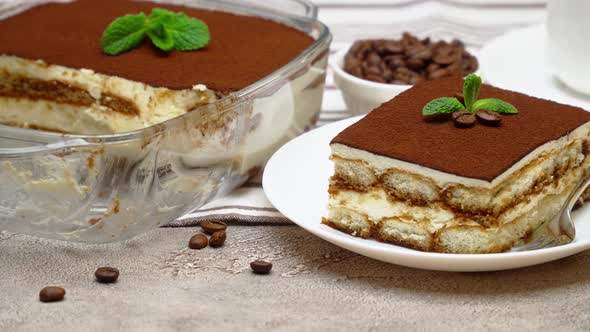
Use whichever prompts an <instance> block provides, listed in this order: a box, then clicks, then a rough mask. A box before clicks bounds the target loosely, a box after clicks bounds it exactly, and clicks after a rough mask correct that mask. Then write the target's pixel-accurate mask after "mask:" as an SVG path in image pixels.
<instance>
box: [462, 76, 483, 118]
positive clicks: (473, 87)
mask: <svg viewBox="0 0 590 332" xmlns="http://www.w3.org/2000/svg"><path fill="white" fill-rule="evenodd" d="M480 89H481V77H479V76H477V75H475V74H469V75H467V77H465V83H463V98H464V100H465V108H466V109H467V110H470V109H471V108H472V107H473V103H475V101H476V100H477V97H478V96H479V90H480Z"/></svg>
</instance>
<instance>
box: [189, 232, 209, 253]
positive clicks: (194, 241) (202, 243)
mask: <svg viewBox="0 0 590 332" xmlns="http://www.w3.org/2000/svg"><path fill="white" fill-rule="evenodd" d="M208 244H209V239H207V237H206V236H205V235H203V234H195V235H193V236H191V239H190V240H189V241H188V247H189V248H191V249H203V248H205V247H207V245H208Z"/></svg>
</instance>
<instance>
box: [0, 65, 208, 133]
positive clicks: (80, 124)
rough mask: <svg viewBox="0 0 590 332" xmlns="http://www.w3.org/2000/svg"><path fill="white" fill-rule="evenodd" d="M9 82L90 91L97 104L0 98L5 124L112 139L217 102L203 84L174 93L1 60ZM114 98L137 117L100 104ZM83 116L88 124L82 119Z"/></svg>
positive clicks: (1, 77) (1, 73)
mask: <svg viewBox="0 0 590 332" xmlns="http://www.w3.org/2000/svg"><path fill="white" fill-rule="evenodd" d="M163 75H165V73H163ZM10 77H23V78H25V79H35V80H40V81H46V82H60V83H64V84H66V85H67V86H71V87H75V88H79V89H81V90H83V91H86V92H88V94H89V95H90V96H91V97H92V98H93V99H94V102H93V103H92V104H91V105H86V106H80V105H77V106H76V105H70V106H68V104H67V103H62V102H59V103H57V102H54V101H50V100H29V101H27V100H24V99H26V96H23V97H22V98H20V97H18V96H16V98H15V96H10V97H2V96H0V101H1V103H2V105H0V109H2V111H1V112H0V123H2V124H9V125H14V126H22V127H27V126H30V125H34V126H38V127H41V128H44V129H48V130H59V131H65V132H70V133H83V134H109V133H118V132H125V131H131V130H137V129H141V128H145V127H149V126H152V125H154V124H157V123H160V122H163V121H166V120H169V119H172V118H175V117H177V116H179V115H182V114H184V113H186V112H188V111H190V110H191V109H194V108H195V107H197V106H199V105H204V104H208V103H210V102H212V101H215V99H216V97H215V94H214V92H213V91H211V90H208V89H207V88H206V87H204V86H202V85H197V86H195V88H194V89H186V90H171V89H167V88H159V87H152V86H149V85H147V84H144V83H140V82H135V81H131V80H127V79H124V78H120V77H116V76H107V75H103V74H99V73H95V72H93V71H91V70H88V69H80V70H77V69H71V68H67V67H63V66H58V65H49V64H47V63H45V62H43V61H40V60H37V61H32V60H27V59H22V58H19V57H15V56H8V55H0V85H2V84H3V81H8V80H9V79H10ZM109 96H117V97H118V98H121V99H122V100H125V101H127V102H130V103H131V104H132V105H134V106H135V108H136V109H137V111H138V114H125V113H122V112H118V111H117V110H113V109H111V108H109V107H105V106H104V105H101V103H100V101H101V100H104V99H105V98H106V99H107V100H108V98H109ZM103 97H104V98H103ZM78 115H79V116H81V117H82V118H83V119H78V118H77V116H78Z"/></svg>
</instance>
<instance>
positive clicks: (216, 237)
mask: <svg viewBox="0 0 590 332" xmlns="http://www.w3.org/2000/svg"><path fill="white" fill-rule="evenodd" d="M225 237H226V235H225V231H217V232H215V233H213V234H211V238H210V239H209V245H210V246H211V247H221V246H222V245H223V244H224V243H225Z"/></svg>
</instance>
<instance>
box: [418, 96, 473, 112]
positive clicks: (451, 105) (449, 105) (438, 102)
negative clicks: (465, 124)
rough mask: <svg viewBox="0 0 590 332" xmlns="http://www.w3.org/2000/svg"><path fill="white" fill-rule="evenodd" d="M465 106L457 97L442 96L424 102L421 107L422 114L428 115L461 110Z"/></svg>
mask: <svg viewBox="0 0 590 332" xmlns="http://www.w3.org/2000/svg"><path fill="white" fill-rule="evenodd" d="M464 108H465V107H464V106H463V104H461V102H460V101H459V100H458V99H457V98H452V97H442V98H437V99H434V100H432V101H431V102H429V103H428V104H426V106H424V109H422V115H424V116H430V115H435V114H445V113H453V112H456V111H461V110H463V109H464Z"/></svg>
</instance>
